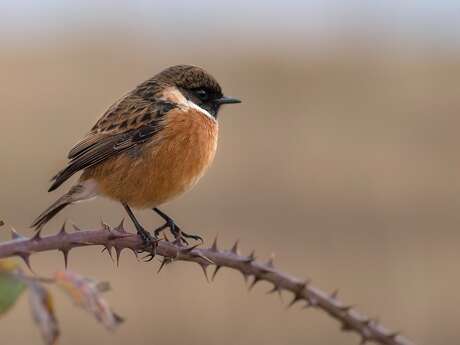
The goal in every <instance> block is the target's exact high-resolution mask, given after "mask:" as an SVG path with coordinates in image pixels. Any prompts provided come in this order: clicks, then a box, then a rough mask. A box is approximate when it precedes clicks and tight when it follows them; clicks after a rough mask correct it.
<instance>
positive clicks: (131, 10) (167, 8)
mask: <svg viewBox="0 0 460 345" xmlns="http://www.w3.org/2000/svg"><path fill="white" fill-rule="evenodd" d="M0 11H1V13H2V15H1V17H2V20H1V21H0V38H1V37H2V36H3V37H8V36H11V35H14V34H19V35H27V36H29V35H30V37H36V36H37V35H39V36H40V37H46V36H49V35H53V34H54V33H56V32H79V31H81V30H83V31H91V30H96V29H98V30H103V28H107V27H111V28H117V29H118V30H121V31H127V32H137V31H139V32H142V33H143V34H146V35H149V33H152V34H153V33H155V32H164V31H165V28H166V27H167V28H168V31H169V32H171V34H172V35H187V34H194V35H204V36H206V35H211V36H218V35H219V34H222V33H226V34H228V33H231V32H235V34H236V35H238V36H248V37H252V36H254V37H257V36H258V35H267V34H273V35H280V36H282V35H289V36H290V37H292V35H294V37H295V35H299V37H300V36H301V37H321V36H327V35H331V34H332V35H333V34H335V33H337V32H339V33H340V32H341V31H350V30H352V31H358V32H363V33H364V34H366V35H370V36H372V35H376V36H378V37H384V38H385V37H388V38H391V37H392V36H394V35H397V36H398V37H400V38H402V39H408V40H411V39H414V40H435V41H439V42H445V43H447V44H449V45H458V46H460V1H459V0H387V1H378V0H368V1H364V0H322V1H321V0H310V1H307V0H305V1H302V0H300V1H295V0H280V1H273V0H262V1H243V0H233V1H217V0H188V1H174V0H169V1H166V0H163V1H147V0H134V1H133V0H131V1H128V0H110V1H109V0H80V1H63V0H36V1H22V0H2V1H1V2H0ZM10 38H11V37H10Z"/></svg>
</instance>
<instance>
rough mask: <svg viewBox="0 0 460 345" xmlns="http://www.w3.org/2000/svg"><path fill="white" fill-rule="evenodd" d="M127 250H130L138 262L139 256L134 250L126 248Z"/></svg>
mask: <svg viewBox="0 0 460 345" xmlns="http://www.w3.org/2000/svg"><path fill="white" fill-rule="evenodd" d="M128 249H129V250H131V251H132V252H133V253H134V256H135V257H136V260H137V261H139V254H138V252H137V250H136V249H134V248H131V247H128Z"/></svg>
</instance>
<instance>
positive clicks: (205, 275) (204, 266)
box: [199, 264, 209, 283]
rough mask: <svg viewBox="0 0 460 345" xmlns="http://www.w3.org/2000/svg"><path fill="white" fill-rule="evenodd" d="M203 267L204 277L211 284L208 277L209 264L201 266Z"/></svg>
mask: <svg viewBox="0 0 460 345" xmlns="http://www.w3.org/2000/svg"><path fill="white" fill-rule="evenodd" d="M199 265H200V266H201V269H202V270H203V274H204V277H205V278H206V281H207V282H208V283H209V277H208V270H207V268H208V266H209V264H199Z"/></svg>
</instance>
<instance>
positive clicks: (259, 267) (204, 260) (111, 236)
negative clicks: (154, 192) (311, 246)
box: [0, 222, 414, 345]
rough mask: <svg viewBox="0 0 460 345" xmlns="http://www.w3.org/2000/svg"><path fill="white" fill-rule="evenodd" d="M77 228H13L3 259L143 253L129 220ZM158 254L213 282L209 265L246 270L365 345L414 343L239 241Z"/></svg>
mask: <svg viewBox="0 0 460 345" xmlns="http://www.w3.org/2000/svg"><path fill="white" fill-rule="evenodd" d="M74 228H75V230H76V231H75V232H72V233H69V232H67V231H66V228H65V224H64V225H63V227H62V228H61V230H60V231H59V233H58V234H56V235H52V236H46V237H42V236H41V235H40V233H39V232H38V233H37V234H36V235H35V236H34V237H32V238H26V237H23V236H22V235H20V234H19V233H17V232H16V231H15V230H11V235H12V240H11V241H7V242H3V243H0V259H1V258H7V257H12V256H19V257H21V258H22V259H23V260H24V262H25V263H26V264H27V265H28V266H29V267H30V256H31V255H32V254H34V253H37V252H44V251H50V250H59V251H61V252H62V253H63V255H64V260H65V264H66V266H67V260H68V253H69V251H70V250H71V249H73V248H77V247H83V246H92V245H100V246H103V249H104V250H107V252H108V253H109V254H110V256H112V251H113V250H114V251H115V254H116V259H117V262H118V260H119V258H120V254H121V252H122V250H124V249H130V250H132V251H133V252H134V254H135V255H136V256H137V253H138V252H139V250H141V249H142V241H141V240H140V239H139V237H138V236H137V235H136V234H133V233H129V232H127V231H126V230H125V228H124V226H123V222H122V223H121V224H120V225H119V226H118V227H116V228H111V227H109V226H108V225H106V224H102V228H101V229H96V230H80V229H78V228H77V227H75V226H74ZM157 255H158V256H160V257H162V258H163V261H162V263H161V266H160V269H159V270H161V269H162V268H163V267H164V266H165V265H167V264H169V263H171V262H173V261H178V260H181V261H190V262H195V263H197V264H199V265H200V266H201V267H202V268H203V271H204V273H205V275H206V278H208V275H207V268H208V267H209V266H214V273H213V274H212V278H213V279H214V277H215V275H216V274H217V272H218V271H219V269H220V268H221V267H227V268H232V269H235V270H237V271H239V272H241V273H242V274H243V276H244V278H245V280H248V278H250V277H251V278H252V281H251V284H250V288H252V287H253V286H254V285H255V284H256V283H257V282H259V281H267V282H269V283H271V284H273V289H272V290H271V291H270V292H273V293H274V292H278V293H280V292H281V291H283V290H286V291H290V292H291V293H292V294H293V299H292V301H291V303H290V304H289V305H290V306H291V305H293V304H295V303H297V302H303V303H304V306H305V308H309V307H311V308H316V309H320V310H322V311H324V312H326V313H327V314H329V315H330V316H331V317H333V318H335V319H336V320H338V321H339V322H340V324H341V327H342V330H343V331H353V332H355V333H357V334H359V335H360V337H361V344H364V343H366V342H376V343H379V344H385V345H414V343H412V342H411V341H410V340H408V339H406V338H404V337H402V336H401V335H399V334H398V333H395V332H391V331H390V330H388V329H386V328H385V327H384V326H383V325H381V324H380V323H379V322H378V321H377V320H374V319H370V318H368V317H366V316H365V315H363V314H361V313H359V312H358V311H356V310H355V309H354V308H352V307H351V306H349V305H346V304H344V303H342V302H341V301H340V300H339V299H338V298H337V293H332V294H327V293H325V292H323V291H321V290H319V289H318V288H316V287H314V286H313V285H312V284H311V283H310V281H308V280H300V279H297V278H295V277H292V276H290V275H288V274H286V273H283V272H281V271H280V270H278V269H276V268H275V267H274V265H273V259H270V260H268V261H267V262H265V263H263V262H260V261H257V260H256V258H255V255H254V252H252V253H251V254H250V255H248V256H245V255H241V254H240V253H239V251H238V242H236V243H235V244H234V245H233V247H232V248H231V249H229V250H220V249H219V248H218V247H217V240H215V241H214V243H213V244H212V246H211V247H210V248H198V247H196V246H194V247H183V246H179V245H177V244H175V243H172V242H168V241H166V240H162V241H160V242H159V245H158V248H157Z"/></svg>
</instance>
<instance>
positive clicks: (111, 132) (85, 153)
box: [49, 95, 174, 191]
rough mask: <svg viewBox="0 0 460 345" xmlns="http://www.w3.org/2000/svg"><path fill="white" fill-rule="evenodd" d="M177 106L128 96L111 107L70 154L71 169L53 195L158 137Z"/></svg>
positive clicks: (55, 180) (63, 172)
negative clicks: (83, 172)
mask: <svg viewBox="0 0 460 345" xmlns="http://www.w3.org/2000/svg"><path fill="white" fill-rule="evenodd" d="M173 108H174V104H172V103H169V102H166V101H159V102H156V103H152V102H147V101H145V100H143V99H141V98H138V97H137V96H134V95H131V96H126V97H125V98H123V99H122V100H121V101H118V102H117V103H115V104H114V105H113V106H111V107H110V108H109V109H108V110H107V111H106V112H105V113H104V115H103V116H102V117H101V118H100V119H99V121H98V122H97V123H96V125H95V126H94V127H93V128H92V130H91V132H90V133H88V135H87V136H86V137H85V138H84V139H83V140H81V141H80V142H79V143H77V144H76V145H75V146H74V147H73V148H72V149H71V150H70V152H69V155H68V158H69V162H68V164H67V166H66V167H65V168H64V169H63V170H61V171H60V172H59V173H57V174H56V176H54V177H53V178H52V182H53V183H52V185H51V187H50V189H49V191H53V190H55V189H57V188H58V187H59V186H60V185H61V184H62V183H64V182H65V181H66V180H67V179H69V178H70V177H71V176H72V175H73V174H75V173H76V172H78V171H80V170H83V169H86V168H89V167H92V166H95V165H97V164H99V163H101V162H103V161H105V160H107V159H109V158H111V157H113V156H115V155H118V154H120V153H122V152H125V151H127V150H129V149H131V148H133V147H134V146H136V145H139V144H142V143H144V142H146V141H147V140H149V139H151V138H152V137H154V136H155V135H156V134H157V133H158V132H159V131H160V130H161V128H162V119H163V118H164V115H165V114H166V113H167V112H168V111H170V110H171V109H173Z"/></svg>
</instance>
